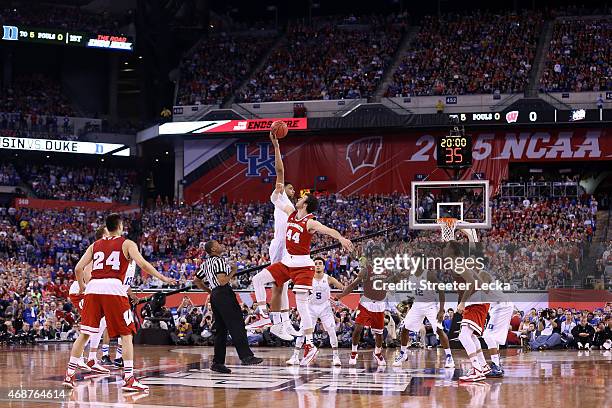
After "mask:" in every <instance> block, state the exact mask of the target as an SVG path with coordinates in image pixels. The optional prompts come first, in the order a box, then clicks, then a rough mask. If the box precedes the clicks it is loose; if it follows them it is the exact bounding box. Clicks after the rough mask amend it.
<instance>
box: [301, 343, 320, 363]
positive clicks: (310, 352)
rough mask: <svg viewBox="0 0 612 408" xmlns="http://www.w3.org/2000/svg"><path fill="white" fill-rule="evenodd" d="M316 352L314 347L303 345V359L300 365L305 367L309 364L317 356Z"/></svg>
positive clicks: (317, 350)
mask: <svg viewBox="0 0 612 408" xmlns="http://www.w3.org/2000/svg"><path fill="white" fill-rule="evenodd" d="M318 352H319V349H318V348H316V347H315V346H314V345H312V344H308V343H306V344H304V357H303V358H302V361H300V365H301V366H307V365H308V364H310V363H311V362H312V360H314V358H315V357H316V356H317V353H318Z"/></svg>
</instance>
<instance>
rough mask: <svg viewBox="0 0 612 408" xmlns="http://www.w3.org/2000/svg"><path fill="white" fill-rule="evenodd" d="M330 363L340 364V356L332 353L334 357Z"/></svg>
mask: <svg viewBox="0 0 612 408" xmlns="http://www.w3.org/2000/svg"><path fill="white" fill-rule="evenodd" d="M332 365H333V366H341V365H342V361H340V357H339V356H338V355H337V354H334V357H333V358H332Z"/></svg>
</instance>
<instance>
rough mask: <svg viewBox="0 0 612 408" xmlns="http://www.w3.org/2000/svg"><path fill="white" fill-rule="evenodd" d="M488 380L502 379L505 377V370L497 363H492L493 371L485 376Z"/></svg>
mask: <svg viewBox="0 0 612 408" xmlns="http://www.w3.org/2000/svg"><path fill="white" fill-rule="evenodd" d="M485 376H486V377H487V378H500V377H503V376H504V370H503V369H502V368H501V367H499V366H498V365H497V364H495V363H491V371H489V373H487V374H485Z"/></svg>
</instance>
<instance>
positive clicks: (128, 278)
mask: <svg viewBox="0 0 612 408" xmlns="http://www.w3.org/2000/svg"><path fill="white" fill-rule="evenodd" d="M135 274H136V261H132V262H130V265H129V266H128V268H127V271H126V272H125V278H124V279H123V289H125V293H126V295H127V296H128V297H129V298H130V299H132V298H133V294H132V289H131V286H132V282H134V275H135ZM113 365H114V366H116V367H123V345H122V343H121V337H119V338H118V339H117V350H116V352H115V359H114V360H113Z"/></svg>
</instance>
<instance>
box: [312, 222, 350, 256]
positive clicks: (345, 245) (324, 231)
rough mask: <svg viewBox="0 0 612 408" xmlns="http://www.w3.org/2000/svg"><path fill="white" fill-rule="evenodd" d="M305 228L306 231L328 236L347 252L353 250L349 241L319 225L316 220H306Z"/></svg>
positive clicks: (332, 230)
mask: <svg viewBox="0 0 612 408" xmlns="http://www.w3.org/2000/svg"><path fill="white" fill-rule="evenodd" d="M306 227H307V228H308V231H315V232H320V233H321V234H325V235H329V236H330V237H332V238H335V239H337V240H338V242H340V245H342V248H344V249H346V250H347V251H349V252H350V251H352V250H353V249H354V247H353V243H352V242H351V241H350V240H349V239H346V238H344V237H343V236H342V234H340V233H339V232H338V231H336V230H335V229H333V228H329V227H327V226H325V225H323V224H321V223H320V222H319V221H317V220H308V224H306Z"/></svg>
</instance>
